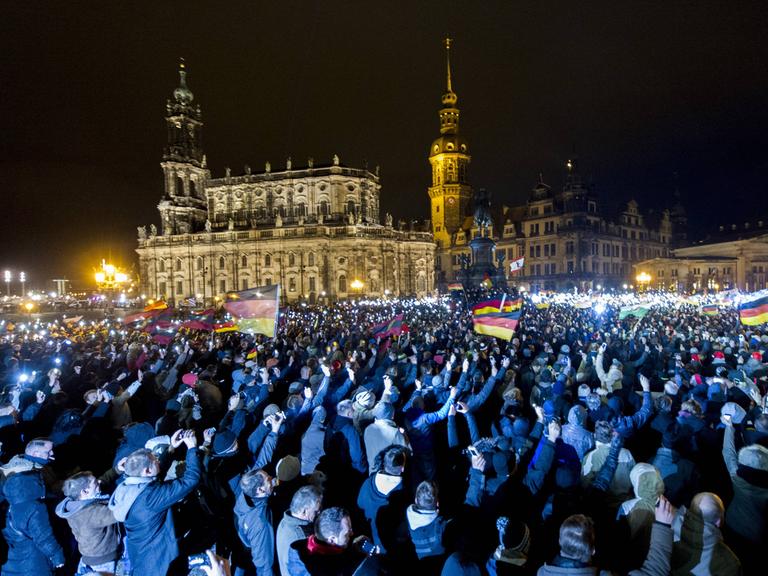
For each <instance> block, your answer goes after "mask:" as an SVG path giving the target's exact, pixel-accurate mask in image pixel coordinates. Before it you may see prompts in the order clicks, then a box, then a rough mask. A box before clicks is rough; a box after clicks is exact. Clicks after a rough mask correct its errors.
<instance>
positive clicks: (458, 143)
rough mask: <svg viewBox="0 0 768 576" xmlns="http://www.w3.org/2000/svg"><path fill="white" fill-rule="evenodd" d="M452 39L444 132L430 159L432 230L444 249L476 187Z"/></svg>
mask: <svg viewBox="0 0 768 576" xmlns="http://www.w3.org/2000/svg"><path fill="white" fill-rule="evenodd" d="M450 51H451V39H450V38H446V39H445V55H446V72H447V89H446V92H445V94H443V97H442V104H443V107H442V109H441V110H440V136H439V137H438V138H437V139H436V140H435V141H434V142H432V146H431V148H430V150H429V163H430V165H431V166H432V185H431V186H430V187H429V190H428V192H429V198H430V202H431V219H432V233H433V234H434V237H435V242H436V243H437V245H438V247H439V248H440V249H445V248H448V247H450V245H451V241H452V236H453V235H454V234H455V233H456V232H457V231H458V230H459V229H460V228H461V227H462V226H463V225H464V219H465V218H466V217H467V216H468V215H469V214H470V213H471V207H470V202H471V199H472V188H471V187H470V185H469V184H468V182H467V168H468V166H469V162H470V159H471V157H470V155H469V144H468V142H467V140H466V138H464V137H463V136H462V135H461V134H459V109H458V108H457V107H456V104H457V102H458V97H457V96H456V93H455V92H454V91H453V86H452V84H451V58H450Z"/></svg>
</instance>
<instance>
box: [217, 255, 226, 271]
mask: <svg viewBox="0 0 768 576" xmlns="http://www.w3.org/2000/svg"><path fill="white" fill-rule="evenodd" d="M226 267H227V260H226V259H225V258H224V256H219V269H220V270H223V269H224V268H226Z"/></svg>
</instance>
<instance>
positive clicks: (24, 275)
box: [19, 272, 27, 298]
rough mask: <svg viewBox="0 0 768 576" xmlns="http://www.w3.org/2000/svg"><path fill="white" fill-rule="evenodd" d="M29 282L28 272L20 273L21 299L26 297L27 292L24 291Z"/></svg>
mask: <svg viewBox="0 0 768 576" xmlns="http://www.w3.org/2000/svg"><path fill="white" fill-rule="evenodd" d="M26 281H27V273H26V272H19V282H21V297H22V298H24V296H26V294H27V291H26V290H25V289H24V284H25V283H26Z"/></svg>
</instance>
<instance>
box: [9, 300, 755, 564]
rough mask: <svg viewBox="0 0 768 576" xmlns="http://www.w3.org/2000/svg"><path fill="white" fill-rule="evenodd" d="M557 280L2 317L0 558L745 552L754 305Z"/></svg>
mask: <svg viewBox="0 0 768 576" xmlns="http://www.w3.org/2000/svg"><path fill="white" fill-rule="evenodd" d="M574 298H575V297H564V296H560V297H553V298H551V299H549V300H547V299H545V300H544V301H543V302H542V301H541V299H537V300H535V301H534V300H531V299H530V298H525V299H524V307H523V311H522V314H521V317H520V323H519V325H518V327H517V330H516V333H515V337H514V338H512V339H511V340H510V341H508V342H507V341H503V340H499V339H495V338H492V337H489V336H482V335H478V334H476V333H475V332H474V330H473V323H472V316H471V310H470V308H469V306H468V305H467V302H466V299H465V298H464V297H462V296H460V297H455V298H440V299H427V300H405V299H387V300H381V301H366V302H340V303H337V304H333V305H330V306H324V307H314V306H306V305H304V306H296V307H289V308H288V309H286V310H284V311H282V312H281V321H280V322H279V325H278V330H277V334H276V335H275V336H274V337H267V336H264V335H248V334H243V333H239V332H235V331H232V332H224V333H210V332H203V331H201V332H195V331H184V330H177V331H175V332H174V331H173V330H169V331H168V335H167V336H166V337H165V338H164V339H162V340H160V339H156V338H153V337H152V335H150V334H147V333H146V332H145V331H142V330H141V328H140V327H138V326H123V325H118V324H114V323H109V322H98V323H87V322H80V323H65V324H59V323H56V324H50V325H45V326H44V325H42V324H39V323H38V324H37V325H35V326H34V327H32V326H29V327H26V328H25V329H24V330H22V329H20V327H18V326H17V327H15V330H13V331H9V330H5V332H4V333H2V334H0V359H1V360H2V362H1V363H0V388H1V389H2V396H1V397H0V442H1V444H0V464H2V466H1V467H0V501H1V505H0V526H2V534H3V539H2V542H0V565H2V569H1V572H2V574H3V575H7V576H14V575H22V574H23V575H30V574H34V575H46V574H51V575H53V574H59V575H62V574H67V575H72V574H76V575H78V576H82V575H85V574H117V575H126V576H127V575H131V574H132V575H135V576H154V575H157V576H163V575H165V574H173V575H175V574H195V575H200V574H208V575H210V574H214V575H216V576H220V575H224V574H230V573H231V574H236V575H238V576H240V575H253V574H256V575H258V576H265V575H270V576H272V575H278V574H279V575H282V576H289V575H290V576H299V575H352V574H358V575H368V574H371V575H372V574H423V575H425V576H426V575H429V574H437V575H444V576H453V575H459V574H461V575H464V574H466V575H476V574H477V575H481V574H490V575H511V574H514V575H526V574H540V575H546V576H549V575H588V574H597V573H602V572H605V573H616V574H634V575H644V576H655V575H662V574H675V575H677V574H696V575H703V574H712V575H715V576H728V575H731V574H733V575H737V574H742V573H744V574H764V573H765V571H766V570H768V563H766V561H765V560H764V558H763V556H764V554H763V552H764V549H763V546H764V545H766V544H767V543H768V406H766V400H765V398H766V395H767V394H766V391H767V389H766V388H767V385H768V328H766V326H762V327H760V326H757V327H746V326H741V325H740V324H739V320H738V316H737V314H736V312H735V310H734V308H733V307H728V306H724V307H722V308H721V309H720V310H719V311H718V313H716V314H714V315H710V314H703V313H702V312H701V309H700V308H699V307H698V306H696V305H693V304H692V303H690V302H688V301H686V300H683V299H681V298H679V297H677V296H659V297H658V298H656V300H655V301H654V303H653V305H652V306H651V307H650V310H649V311H648V312H647V313H645V312H644V313H643V315H642V317H641V318H638V317H637V316H631V315H630V316H626V317H623V318H622V319H620V317H621V316H623V315H622V314H620V312H619V311H620V308H621V306H622V304H623V302H624V301H623V300H622V299H621V298H617V299H616V300H615V301H612V300H611V299H610V298H603V299H601V300H600V302H599V305H595V306H588V305H587V306H583V305H581V304H579V305H576V302H575V300H574ZM399 314H402V315H403V323H402V325H398V329H397V331H396V333H390V334H387V335H385V336H384V337H376V336H375V335H374V333H372V332H371V327H372V326H374V325H376V324H378V323H381V322H386V321H387V320H389V319H391V318H393V317H395V316H396V315H399ZM5 327H6V328H7V326H5ZM159 342H162V343H159Z"/></svg>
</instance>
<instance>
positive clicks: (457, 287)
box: [448, 282, 464, 292]
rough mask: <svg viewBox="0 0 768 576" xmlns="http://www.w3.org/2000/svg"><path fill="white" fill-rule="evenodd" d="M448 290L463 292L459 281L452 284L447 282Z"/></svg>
mask: <svg viewBox="0 0 768 576" xmlns="http://www.w3.org/2000/svg"><path fill="white" fill-rule="evenodd" d="M448 291H449V292H463V291H464V286H463V285H462V284H461V282H454V283H453V284H448Z"/></svg>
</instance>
